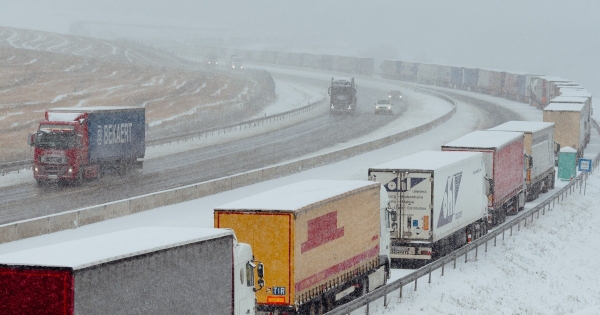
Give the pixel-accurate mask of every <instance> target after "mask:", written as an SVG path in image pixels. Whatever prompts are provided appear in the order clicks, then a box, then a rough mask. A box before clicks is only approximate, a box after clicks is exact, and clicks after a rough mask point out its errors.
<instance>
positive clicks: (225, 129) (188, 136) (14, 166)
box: [0, 98, 325, 175]
mask: <svg viewBox="0 0 600 315" xmlns="http://www.w3.org/2000/svg"><path fill="white" fill-rule="evenodd" d="M324 101H325V98H323V99H321V100H319V101H317V102H313V103H310V104H308V105H306V106H302V107H300V108H296V109H292V110H289V111H286V112H282V113H278V114H274V115H269V116H265V117H260V118H255V119H251V120H246V121H242V122H238V123H235V124H230V125H226V126H219V127H215V128H210V129H203V130H197V131H190V132H185V133H180V134H176V135H171V136H166V137H160V138H154V139H148V140H146V146H149V147H152V146H157V145H163V144H170V143H173V142H182V141H188V140H193V139H196V138H207V137H208V136H215V135H221V134H226V133H232V132H235V131H239V130H245V129H248V128H252V127H257V126H262V125H265V124H268V123H272V122H277V121H281V120H284V119H286V118H289V117H293V116H297V115H299V114H302V113H306V112H308V111H311V110H313V109H315V108H316V107H318V106H320V105H321V104H322V103H323V102H324ZM32 163H33V160H32V159H28V160H22V161H14V162H8V163H2V164H0V175H6V174H7V173H8V172H10V171H19V170H21V169H25V168H29V167H31V164H32Z"/></svg>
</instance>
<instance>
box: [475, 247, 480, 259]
mask: <svg viewBox="0 0 600 315" xmlns="http://www.w3.org/2000/svg"><path fill="white" fill-rule="evenodd" d="M478 251H479V246H478V245H475V259H477V252H478Z"/></svg>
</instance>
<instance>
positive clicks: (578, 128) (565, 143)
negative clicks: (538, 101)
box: [544, 103, 586, 158]
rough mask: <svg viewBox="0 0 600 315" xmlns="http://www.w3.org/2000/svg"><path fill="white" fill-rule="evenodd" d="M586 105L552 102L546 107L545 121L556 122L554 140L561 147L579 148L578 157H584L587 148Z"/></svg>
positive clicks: (557, 149)
mask: <svg viewBox="0 0 600 315" xmlns="http://www.w3.org/2000/svg"><path fill="white" fill-rule="evenodd" d="M584 109H585V106H584V104H563V103H550V104H549V105H548V106H546V107H545V108H544V121H545V122H553V123H554V141H556V142H557V143H558V144H559V145H560V147H559V148H556V150H555V151H556V152H557V153H558V151H559V150H560V148H564V147H571V148H573V149H575V150H577V158H582V157H583V150H584V148H585V126H586V124H585V119H586V118H585V113H584Z"/></svg>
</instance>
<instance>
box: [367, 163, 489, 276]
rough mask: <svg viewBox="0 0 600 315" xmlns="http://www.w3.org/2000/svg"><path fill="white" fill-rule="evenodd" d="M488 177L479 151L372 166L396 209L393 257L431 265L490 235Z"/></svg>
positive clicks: (373, 175) (371, 175)
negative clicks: (483, 236) (430, 263)
mask: <svg viewBox="0 0 600 315" xmlns="http://www.w3.org/2000/svg"><path fill="white" fill-rule="evenodd" d="M484 175H485V165H484V163H483V154H482V153H479V152H441V151H423V152H419V153H415V154H412V155H409V156H406V157H404V158H401V159H398V160H395V161H391V162H388V163H384V164H381V165H378V166H375V167H371V168H369V174H368V176H369V180H372V181H377V182H380V183H381V184H383V186H384V187H385V188H386V190H387V192H388V195H389V199H390V207H391V208H392V209H393V210H392V211H393V212H394V213H396V218H395V220H393V221H394V222H395V224H392V225H393V231H392V232H391V233H392V234H391V254H390V255H391V258H392V259H395V260H398V262H400V263H401V264H408V265H410V264H418V262H419V261H420V262H425V263H426V262H428V261H430V260H432V259H436V258H437V257H440V256H443V255H445V254H447V253H449V252H451V251H452V250H454V249H455V248H458V247H460V246H463V245H464V244H466V243H467V241H468V237H469V235H471V237H472V238H473V239H475V238H477V237H479V236H481V235H484V234H485V233H487V230H486V224H485V221H486V219H487V208H486V207H487V198H486V196H485V179H484Z"/></svg>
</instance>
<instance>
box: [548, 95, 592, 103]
mask: <svg viewBox="0 0 600 315" xmlns="http://www.w3.org/2000/svg"><path fill="white" fill-rule="evenodd" d="M588 99H589V98H588V97H585V96H566V95H561V96H557V97H555V98H553V99H552V100H550V103H585V102H587V100H588Z"/></svg>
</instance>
